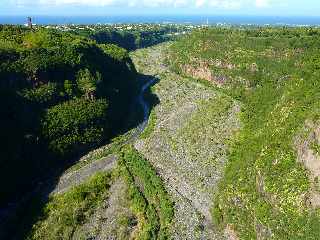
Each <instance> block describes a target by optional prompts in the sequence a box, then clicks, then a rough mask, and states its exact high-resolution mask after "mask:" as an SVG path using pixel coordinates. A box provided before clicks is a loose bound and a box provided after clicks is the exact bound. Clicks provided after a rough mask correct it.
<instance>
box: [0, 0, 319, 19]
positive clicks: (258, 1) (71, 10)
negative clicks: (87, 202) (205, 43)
mask: <svg viewBox="0 0 320 240" xmlns="http://www.w3.org/2000/svg"><path fill="white" fill-rule="evenodd" d="M128 14H131V15H143V14H145V15H152V14H153V15H159V14H176V15H183V14H207V15H209V14H210V15H255V16H256V15H262V16H319V17H320V0H0V16H7V15H52V16H57V15H64V16H81V15H90V16H95V15H99V16H102V15H103V16H107V15H128Z"/></svg>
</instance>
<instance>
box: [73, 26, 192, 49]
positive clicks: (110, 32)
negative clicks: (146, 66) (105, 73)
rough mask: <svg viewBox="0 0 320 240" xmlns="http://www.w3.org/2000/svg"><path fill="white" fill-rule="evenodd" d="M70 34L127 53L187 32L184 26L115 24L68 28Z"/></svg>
mask: <svg viewBox="0 0 320 240" xmlns="http://www.w3.org/2000/svg"><path fill="white" fill-rule="evenodd" d="M68 28H70V32H73V33H75V34H78V35H80V36H85V37H87V38H90V39H92V40H94V41H96V42H97V43H99V44H105V43H108V44H116V45H118V46H120V47H122V48H125V49H127V50H129V51H132V50H136V49H139V48H146V47H150V46H153V45H156V44H159V43H162V42H165V41H169V40H172V39H174V38H175V35H174V33H179V32H183V31H189V30H190V29H188V27H187V26H184V25H174V24H171V25H168V24H164V25H160V24H157V25H155V24H119V25H117V24H115V25H91V26H68Z"/></svg>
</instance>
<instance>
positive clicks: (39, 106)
mask: <svg viewBox="0 0 320 240" xmlns="http://www.w3.org/2000/svg"><path fill="white" fill-rule="evenodd" d="M136 75H137V74H136V71H135V68H134V66H133V64H132V62H131V59H130V57H129V55H128V53H127V52H126V50H124V49H122V48H120V47H117V46H115V45H99V44H96V43H95V42H93V41H92V40H89V39H86V38H83V37H79V36H75V35H72V34H69V33H61V32H57V31H54V30H45V29H41V28H40V29H37V30H33V31H30V30H29V29H26V28H23V27H12V26H0V98H1V101H0V104H1V107H0V113H1V119H0V121H1V125H0V128H1V129H0V132H1V158H0V159H1V160H0V166H1V173H0V176H1V177H0V182H1V186H0V187H1V189H2V194H1V199H0V203H4V202H6V201H7V200H8V199H9V197H12V196H13V195H15V194H16V193H18V192H21V191H20V190H22V189H24V188H27V187H28V186H30V184H31V182H32V181H33V180H34V179H35V178H37V177H39V176H40V175H41V174H43V173H44V172H46V171H47V170H48V169H49V167H52V166H54V164H61V163H62V162H63V161H64V160H67V159H70V158H71V157H73V156H74V155H75V154H78V153H79V152H82V151H87V150H88V149H89V148H92V147H93V146H96V145H97V144H99V143H101V142H102V141H107V140H108V139H110V137H112V136H114V135H116V134H117V133H119V132H121V128H122V126H123V123H124V122H126V116H127V115H128V111H129V108H130V106H131V103H132V99H133V98H134V97H135V95H136V94H137V92H138V91H137V90H138V86H137V85H138V84H137V81H136Z"/></svg>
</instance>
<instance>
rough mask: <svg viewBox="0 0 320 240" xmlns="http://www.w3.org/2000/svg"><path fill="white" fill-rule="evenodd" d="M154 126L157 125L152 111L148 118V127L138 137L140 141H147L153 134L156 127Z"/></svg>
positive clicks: (155, 116)
mask: <svg viewBox="0 0 320 240" xmlns="http://www.w3.org/2000/svg"><path fill="white" fill-rule="evenodd" d="M156 124H157V114H156V113H155V111H154V110H152V111H151V113H150V116H149V120H148V125H147V127H146V128H145V129H144V131H143V132H142V134H141V135H140V139H147V138H148V137H149V136H150V135H151V134H152V133H153V131H154V129H155V127H156Z"/></svg>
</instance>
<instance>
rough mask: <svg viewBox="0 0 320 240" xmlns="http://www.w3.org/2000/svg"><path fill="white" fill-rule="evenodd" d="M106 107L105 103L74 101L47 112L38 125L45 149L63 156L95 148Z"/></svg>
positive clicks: (100, 138)
mask: <svg viewBox="0 0 320 240" xmlns="http://www.w3.org/2000/svg"><path fill="white" fill-rule="evenodd" d="M107 107H108V105H107V103H106V101H105V100H97V101H94V102H92V101H89V100H86V99H76V100H70V101H67V102H64V103H62V104H59V105H56V106H54V107H52V108H49V109H48V110H47V112H46V114H45V116H44V118H43V122H42V129H43V130H42V132H43V134H44V136H45V138H46V139H48V140H49V149H50V150H52V151H53V152H56V153H59V154H61V155H62V156H63V155H66V153H67V152H66V151H71V152H73V151H75V150H74V149H73V147H81V145H84V146H85V145H87V144H96V145H97V144H98V143H99V142H101V141H102V140H103V136H104V129H106V126H104V124H105V122H106V111H107Z"/></svg>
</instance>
